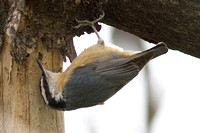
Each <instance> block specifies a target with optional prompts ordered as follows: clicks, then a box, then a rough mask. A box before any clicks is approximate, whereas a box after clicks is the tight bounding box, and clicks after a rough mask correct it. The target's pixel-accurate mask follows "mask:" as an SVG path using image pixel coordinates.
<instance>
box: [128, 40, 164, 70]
mask: <svg viewBox="0 0 200 133" xmlns="http://www.w3.org/2000/svg"><path fill="white" fill-rule="evenodd" d="M167 51H168V48H167V46H166V44H165V43H163V42H160V43H158V44H157V45H156V46H155V47H153V48H150V49H148V50H145V51H143V52H141V53H137V54H135V55H133V58H132V60H133V61H134V62H135V63H136V64H137V65H138V66H139V69H140V70H141V69H142V68H143V67H144V66H145V65H146V64H147V63H148V61H149V60H151V59H154V58H156V57H158V56H160V55H163V54H165V53H167Z"/></svg>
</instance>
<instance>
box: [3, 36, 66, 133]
mask: <svg viewBox="0 0 200 133" xmlns="http://www.w3.org/2000/svg"><path fill="white" fill-rule="evenodd" d="M0 57H1V58H0V75H1V76H0V132H1V133H64V119H63V112H61V111H56V110H54V109H51V108H50V107H49V106H47V105H46V104H45V103H44V100H43V98H42V95H41V92H40V88H39V81H40V78H41V70H40V69H39V67H38V65H37V63H36V60H35V59H36V58H41V57H42V63H43V64H44V65H45V67H46V68H47V69H48V70H52V71H56V72H58V71H60V70H61V68H62V58H61V55H60V52H59V51H58V50H53V51H52V52H47V50H46V47H45V45H43V44H42V42H41V41H40V40H39V41H38V42H37V47H35V48H34V50H33V51H32V53H31V54H30V56H29V57H28V58H27V60H26V61H25V62H23V63H22V64H21V65H19V64H17V63H16V62H15V61H13V58H12V57H11V55H10V45H9V39H8V38H6V39H5V44H4V48H3V50H2V52H1V55H0Z"/></svg>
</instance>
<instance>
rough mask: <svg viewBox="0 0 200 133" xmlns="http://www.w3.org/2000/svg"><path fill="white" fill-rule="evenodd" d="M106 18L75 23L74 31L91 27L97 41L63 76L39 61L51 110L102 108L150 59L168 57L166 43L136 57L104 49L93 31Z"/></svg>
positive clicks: (105, 46)
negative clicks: (82, 27) (164, 55)
mask: <svg viewBox="0 0 200 133" xmlns="http://www.w3.org/2000/svg"><path fill="white" fill-rule="evenodd" d="M103 17H104V13H103V14H102V15H100V17H99V18H98V19H96V20H95V21H91V22H90V21H88V20H83V21H80V20H77V19H76V21H77V22H78V23H79V25H78V26H76V27H75V28H79V27H81V26H87V25H89V26H91V27H92V29H93V30H94V32H95V33H96V35H97V37H98V41H97V44H95V45H93V46H91V47H88V48H87V49H85V50H84V51H83V52H82V53H81V54H80V55H79V56H77V57H76V58H75V59H74V60H73V61H72V63H71V65H70V66H69V67H68V68H67V69H66V70H65V71H64V72H61V73H55V72H51V71H49V70H47V69H45V67H44V66H43V65H42V64H41V62H40V61H39V60H38V59H36V61H37V63H38V65H39V67H40V69H41V70H42V78H41V80H40V89H41V93H42V96H43V99H44V101H45V103H46V104H47V105H48V106H50V107H52V108H54V109H57V110H62V111H70V110H75V109H80V108H86V107H91V106H95V105H102V104H104V102H105V101H106V100H107V99H109V98H110V97H112V96H113V95H114V94H116V93H117V92H118V91H119V90H120V89H121V88H123V87H124V86H125V85H126V84H127V83H129V82H130V81H131V80H132V79H133V78H134V77H136V76H137V75H138V74H139V72H140V71H141V70H142V68H143V67H144V66H145V65H146V64H147V63H148V62H149V61H150V60H151V59H154V58H156V57H158V56H160V55H163V54H165V53H167V51H168V48H167V46H166V44H165V43H164V42H160V43H158V44H157V45H156V46H154V47H153V48H150V49H148V50H145V51H143V52H137V53H136V52H134V51H128V50H123V49H122V48H119V47H112V46H107V45H105V43H104V40H103V39H102V38H101V37H100V35H99V34H98V32H97V30H96V29H95V27H94V24H95V23H97V22H98V21H100V20H101V19H102V18H103Z"/></svg>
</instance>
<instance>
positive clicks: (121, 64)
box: [63, 58, 139, 109]
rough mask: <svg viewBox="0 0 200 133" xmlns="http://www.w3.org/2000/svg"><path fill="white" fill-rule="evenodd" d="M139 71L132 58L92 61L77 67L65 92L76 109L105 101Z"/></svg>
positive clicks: (72, 106) (68, 100)
mask: <svg viewBox="0 0 200 133" xmlns="http://www.w3.org/2000/svg"><path fill="white" fill-rule="evenodd" d="M138 73H139V68H138V67H137V65H136V64H135V63H134V62H132V61H131V59H130V58H120V59H115V60H108V61H104V62H100V63H90V64H86V65H84V66H80V67H77V68H76V69H75V70H74V71H73V73H72V75H71V76H70V79H69V81H68V83H67V85H66V86H65V88H66V89H65V90H64V92H63V93H65V94H64V96H66V98H69V97H70V98H71V99H66V100H67V102H68V104H69V107H70V108H73V109H76V108H80V107H89V106H93V105H97V104H98V103H101V102H104V101H105V100H107V99H108V98H110V97H111V96H113V95H114V94H115V93H116V92H117V91H118V90H119V89H121V88H122V87H123V86H124V85H125V84H126V83H128V82H129V81H130V80H131V79H132V78H134V77H135V76H136V75H137V74H138Z"/></svg>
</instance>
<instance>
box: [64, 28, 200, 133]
mask: <svg viewBox="0 0 200 133" xmlns="http://www.w3.org/2000/svg"><path fill="white" fill-rule="evenodd" d="M99 34H100V36H101V38H103V39H104V41H105V43H106V44H109V43H111V44H115V45H118V46H120V47H122V48H123V49H126V50H134V51H142V50H145V49H148V48H150V47H153V46H155V45H154V44H150V43H148V42H145V41H143V40H141V39H140V38H138V37H136V36H134V35H131V34H129V33H127V32H123V31H121V30H117V29H115V28H113V27H110V26H107V25H105V24H102V29H101V31H100V33H99ZM96 42H97V37H96V35H95V34H94V33H93V34H90V35H87V34H85V35H82V36H81V37H75V38H74V44H75V48H76V51H77V54H80V53H81V52H82V51H83V50H84V49H85V48H87V47H89V46H91V45H93V44H96ZM69 65H70V63H69V60H68V61H67V62H66V63H65V64H64V70H65V69H66V68H67V67H68V66H69ZM199 123H200V60H199V59H197V58H194V57H192V56H190V55H186V54H183V53H181V52H178V51H172V50H169V52H168V53H167V54H165V55H162V56H160V57H158V58H156V59H154V60H152V61H150V62H149V63H148V65H147V66H146V67H145V68H144V69H143V70H142V71H141V72H140V74H139V75H138V76H137V77H136V78H134V79H133V80H132V81H131V82H130V83H129V84H127V85H126V86H125V87H124V88H122V89H121V90H120V91H119V92H118V93H117V94H116V95H114V96H113V97H111V98H110V99H108V100H107V101H106V102H105V104H104V105H97V106H94V107H89V108H83V109H77V110H73V111H65V130H66V133H188V132H192V133H200V126H199Z"/></svg>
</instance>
